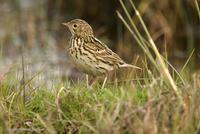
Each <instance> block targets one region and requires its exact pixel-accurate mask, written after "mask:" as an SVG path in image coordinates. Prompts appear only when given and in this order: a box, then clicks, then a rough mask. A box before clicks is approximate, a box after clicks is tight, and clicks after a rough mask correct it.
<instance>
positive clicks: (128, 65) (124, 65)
mask: <svg viewBox="0 0 200 134" xmlns="http://www.w3.org/2000/svg"><path fill="white" fill-rule="evenodd" d="M119 67H120V68H121V67H131V68H135V69H140V70H142V68H140V67H137V66H134V65H131V64H127V63H124V64H122V65H120V66H119Z"/></svg>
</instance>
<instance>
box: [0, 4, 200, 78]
mask: <svg viewBox="0 0 200 134" xmlns="http://www.w3.org/2000/svg"><path fill="white" fill-rule="evenodd" d="M125 1H126V0H125ZM127 3H128V1H127ZM134 3H135V4H136V6H137V8H138V9H139V11H140V13H141V14H142V16H143V19H144V21H145V23H146V25H147V27H148V30H149V32H150V33H151V35H152V37H153V39H154V41H155V43H156V45H157V46H158V48H159V51H160V52H161V53H162V54H163V55H165V56H167V58H168V59H169V61H170V63H171V64H172V65H173V66H174V67H176V68H177V69H178V70H180V69H181V68H182V67H183V65H184V63H185V62H186V60H187V58H188V57H189V55H190V54H191V52H192V51H193V50H194V54H193V56H192V58H191V60H190V64H189V67H190V69H191V70H192V72H194V71H196V70H198V69H199V68H200V23H199V22H200V21H199V18H198V14H197V10H196V7H195V2H194V0H164V1H163V0H162V1H161V0H134ZM127 6H130V5H128V4H127ZM116 10H118V11H120V12H121V13H122V14H123V12H122V9H121V7H120V4H119V2H118V0H0V16H1V17H0V73H2V72H6V71H8V70H9V69H10V68H12V67H13V66H14V67H16V68H18V69H19V75H20V73H21V66H22V64H21V63H22V55H23V56H24V64H25V74H26V77H31V76H32V75H33V74H35V73H38V72H39V71H42V72H43V73H44V72H45V73H44V74H45V75H41V78H38V79H41V80H45V81H46V80H50V81H52V80H55V78H63V79H66V78H68V77H70V78H76V77H77V76H80V73H78V72H77V71H76V70H75V69H74V67H73V65H72V63H71V61H70V59H69V58H68V54H67V51H66V48H67V47H68V41H69V38H70V36H71V35H70V33H69V31H68V29H67V28H65V27H63V26H62V25H61V23H62V22H66V21H69V20H71V19H75V18H81V19H84V20H86V21H87V22H88V23H89V24H90V25H91V26H92V27H93V29H94V33H95V35H96V36H97V37H98V38H99V39H100V40H101V41H102V42H104V43H106V44H107V45H108V46H109V47H110V48H111V49H112V50H114V51H115V52H116V53H118V54H119V55H120V56H121V57H122V58H123V59H124V60H125V61H127V62H128V63H133V62H134V61H135V59H136V58H137V57H139V60H138V63H137V64H141V65H142V59H143V58H142V57H143V55H144V54H143V52H142V51H141V49H140V48H139V46H138V44H137V43H136V42H135V40H134V39H133V37H132V36H131V35H130V33H129V32H128V31H127V30H126V28H125V27H124V26H123V24H122V23H121V21H120V20H119V19H118V17H117V15H116ZM129 12H130V13H131V14H132V18H133V19H134V20H135V22H136V24H137V27H138V28H139V29H140V28H141V25H140V24H139V23H137V22H138V20H137V17H136V16H135V15H134V12H133V11H132V8H131V7H130V11H129ZM141 32H143V31H142V30H141ZM140 62H141V63H140ZM46 82H48V81H46Z"/></svg>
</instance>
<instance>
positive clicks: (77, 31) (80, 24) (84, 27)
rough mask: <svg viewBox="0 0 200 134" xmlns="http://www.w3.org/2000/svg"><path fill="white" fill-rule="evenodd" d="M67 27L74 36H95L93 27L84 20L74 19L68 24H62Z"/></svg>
mask: <svg viewBox="0 0 200 134" xmlns="http://www.w3.org/2000/svg"><path fill="white" fill-rule="evenodd" d="M62 24H63V25H65V26H67V27H68V28H69V30H70V32H71V34H72V36H79V37H86V36H93V30H92V28H91V26H90V25H89V24H88V23H87V22H86V21H84V20H81V19H74V20H71V21H69V22H67V23H62Z"/></svg>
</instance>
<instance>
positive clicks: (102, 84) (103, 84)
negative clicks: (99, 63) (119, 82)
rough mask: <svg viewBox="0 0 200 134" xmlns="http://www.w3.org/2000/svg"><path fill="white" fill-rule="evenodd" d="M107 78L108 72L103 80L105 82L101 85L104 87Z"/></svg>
mask: <svg viewBox="0 0 200 134" xmlns="http://www.w3.org/2000/svg"><path fill="white" fill-rule="evenodd" d="M107 80H108V74H106V76H105V78H104V80H103V84H102V86H101V88H102V89H103V88H104V86H105V84H106V81H107Z"/></svg>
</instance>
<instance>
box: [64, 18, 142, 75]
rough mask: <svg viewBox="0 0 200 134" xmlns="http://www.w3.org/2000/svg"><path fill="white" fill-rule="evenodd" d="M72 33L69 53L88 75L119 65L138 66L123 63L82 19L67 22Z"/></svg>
mask: <svg viewBox="0 0 200 134" xmlns="http://www.w3.org/2000/svg"><path fill="white" fill-rule="evenodd" d="M63 25H65V26H67V27H68V28H69V30H70V32H71V34H72V37H71V39H70V48H69V53H70V55H71V56H72V59H73V61H74V62H75V64H76V67H77V68H78V69H79V70H81V71H82V72H84V73H86V74H90V75H94V76H97V75H102V74H107V73H108V72H109V71H112V70H114V69H118V68H121V67H133V68H137V69H140V68H139V67H136V66H133V65H130V64H127V63H125V62H124V61H123V60H122V59H121V58H120V57H119V56H118V55H117V54H116V53H114V52H113V51H112V50H110V49H109V48H108V47H107V46H106V45H105V44H103V43H102V42H100V41H99V40H98V39H97V38H95V37H94V34H93V30H92V28H91V26H90V25H89V24H88V23H87V22H86V21H84V20H81V19H74V20H71V21H69V22H67V23H63Z"/></svg>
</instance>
